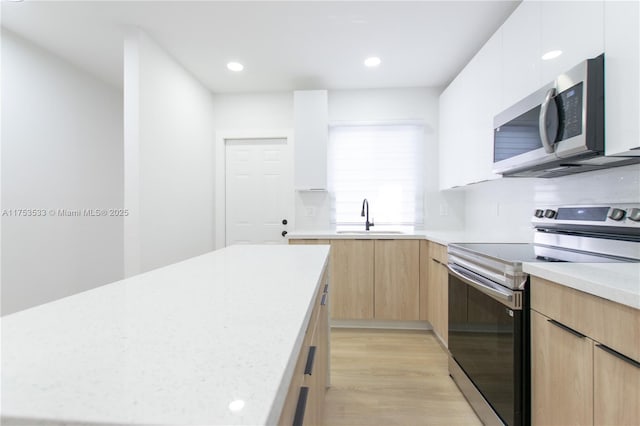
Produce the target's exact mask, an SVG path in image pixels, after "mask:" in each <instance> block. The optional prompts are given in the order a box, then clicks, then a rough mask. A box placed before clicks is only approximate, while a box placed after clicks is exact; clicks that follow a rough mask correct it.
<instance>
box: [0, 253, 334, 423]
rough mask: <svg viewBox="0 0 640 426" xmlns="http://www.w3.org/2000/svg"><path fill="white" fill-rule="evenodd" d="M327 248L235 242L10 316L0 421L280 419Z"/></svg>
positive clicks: (4, 337)
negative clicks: (239, 244) (250, 244)
mask: <svg viewBox="0 0 640 426" xmlns="http://www.w3.org/2000/svg"><path fill="white" fill-rule="evenodd" d="M328 253H329V247H328V246H304V247H302V246H232V247H228V248H225V249H222V250H218V251H214V252H211V253H207V254H204V255H202V256H198V257H194V258H191V259H188V260H185V261H183V262H180V263H176V264H173V265H170V266H167V267H164V268H160V269H156V270H153V271H150V272H147V273H144V274H141V275H137V276H134V277H131V278H128V279H125V280H122V281H118V282H114V283H112V284H109V285H105V286H103V287H99V288H96V289H93V290H90V291H87V292H84V293H80V294H76V295H74V296H70V297H67V298H65V299H61V300H57V301H54V302H51V303H48V304H45V305H41V306H38V307H35V308H31V309H27V310H25V311H22V312H18V313H15V314H12V315H8V316H5V317H3V318H2V424H3V425H5V426H8V425H12V424H15V425H26V424H29V425H62V424H65V425H67V424H72V425H105V424H108V425H134V424H157V425H196V424H197V425H217V424H238V425H240V424H243V425H245V424H252V425H258V424H275V423H277V422H278V420H279V419H280V415H281V412H282V410H283V406H284V404H285V398H286V397H287V393H288V391H289V385H290V383H291V381H292V377H293V375H294V368H295V367H296V363H297V361H298V357H299V355H300V351H301V347H302V344H303V340H304V339H305V332H306V328H307V325H308V323H309V321H310V317H311V316H312V312H313V311H314V306H313V305H314V303H313V301H314V300H315V299H316V297H317V294H318V290H319V289H321V288H322V287H324V281H323V277H324V276H325V275H324V271H325V269H326V267H327V262H328ZM320 291H321V290H320Z"/></svg>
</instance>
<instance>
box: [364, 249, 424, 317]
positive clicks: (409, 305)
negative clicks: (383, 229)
mask: <svg viewBox="0 0 640 426" xmlns="http://www.w3.org/2000/svg"><path fill="white" fill-rule="evenodd" d="M419 257H420V242H419V241H418V240H376V241H375V262H374V264H375V272H374V294H375V307H374V318H375V319H380V320H407V321H411V320H417V319H419V315H420V307H419V301H420V264H419V262H420V259H419Z"/></svg>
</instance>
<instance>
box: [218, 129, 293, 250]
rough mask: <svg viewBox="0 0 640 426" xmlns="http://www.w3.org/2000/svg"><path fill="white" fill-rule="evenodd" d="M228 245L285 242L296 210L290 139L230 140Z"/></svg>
mask: <svg viewBox="0 0 640 426" xmlns="http://www.w3.org/2000/svg"><path fill="white" fill-rule="evenodd" d="M225 151H226V153H225V154H226V160H225V162H226V172H225V173H226V184H225V205H226V219H225V222H226V245H227V246H230V245H232V244H283V243H285V242H286V241H287V240H286V238H285V237H284V236H283V232H286V231H287V230H288V229H289V221H290V220H291V216H292V212H293V181H292V170H291V169H292V166H293V165H292V159H291V151H290V146H289V145H288V144H287V139H286V138H282V139H227V140H225Z"/></svg>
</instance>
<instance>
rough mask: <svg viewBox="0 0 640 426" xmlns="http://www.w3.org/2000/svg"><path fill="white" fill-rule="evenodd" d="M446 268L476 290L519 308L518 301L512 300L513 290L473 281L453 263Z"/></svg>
mask: <svg viewBox="0 0 640 426" xmlns="http://www.w3.org/2000/svg"><path fill="white" fill-rule="evenodd" d="M447 269H448V270H449V273H450V274H451V275H453V276H454V277H456V278H458V279H459V280H460V281H462V282H464V283H465V284H468V285H470V286H471V287H473V288H475V289H476V290H478V291H480V292H482V293H484V294H486V295H488V296H491V297H492V298H494V299H496V300H498V301H499V302H503V304H505V305H508V306H510V307H511V308H514V309H518V308H520V306H518V305H519V303H518V301H516V300H514V294H515V293H514V292H513V291H511V290H509V289H507V288H505V289H502V288H500V289H498V288H495V287H493V286H490V285H489V284H485V283H483V282H480V281H475V280H472V279H471V278H470V277H467V276H466V275H463V274H462V273H461V272H459V271H458V270H456V269H455V266H453V265H447Z"/></svg>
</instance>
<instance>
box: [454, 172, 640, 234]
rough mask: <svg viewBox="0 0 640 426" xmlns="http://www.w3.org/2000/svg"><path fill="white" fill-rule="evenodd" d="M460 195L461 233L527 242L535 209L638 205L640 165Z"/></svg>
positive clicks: (507, 182)
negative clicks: (462, 204) (462, 202)
mask: <svg viewBox="0 0 640 426" xmlns="http://www.w3.org/2000/svg"><path fill="white" fill-rule="evenodd" d="M463 191H464V192H465V231H467V232H470V233H481V232H482V233H485V232H487V230H491V232H492V233H493V235H494V236H496V237H504V238H508V240H509V241H513V240H522V241H530V240H531V239H532V238H533V233H532V231H531V225H530V220H531V214H532V211H533V209H534V208H535V207H537V206H546V205H557V204H565V205H567V204H575V205H587V204H609V203H640V165H633V166H626V167H617V168H612V169H606V170H599V171H595V172H587V173H580V174H575V175H570V176H564V177H559V178H555V179H535V178H526V179H522V178H503V179H498V180H494V181H489V182H483V183H481V184H477V185H472V186H469V187H468V188H465V189H464V190H463Z"/></svg>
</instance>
